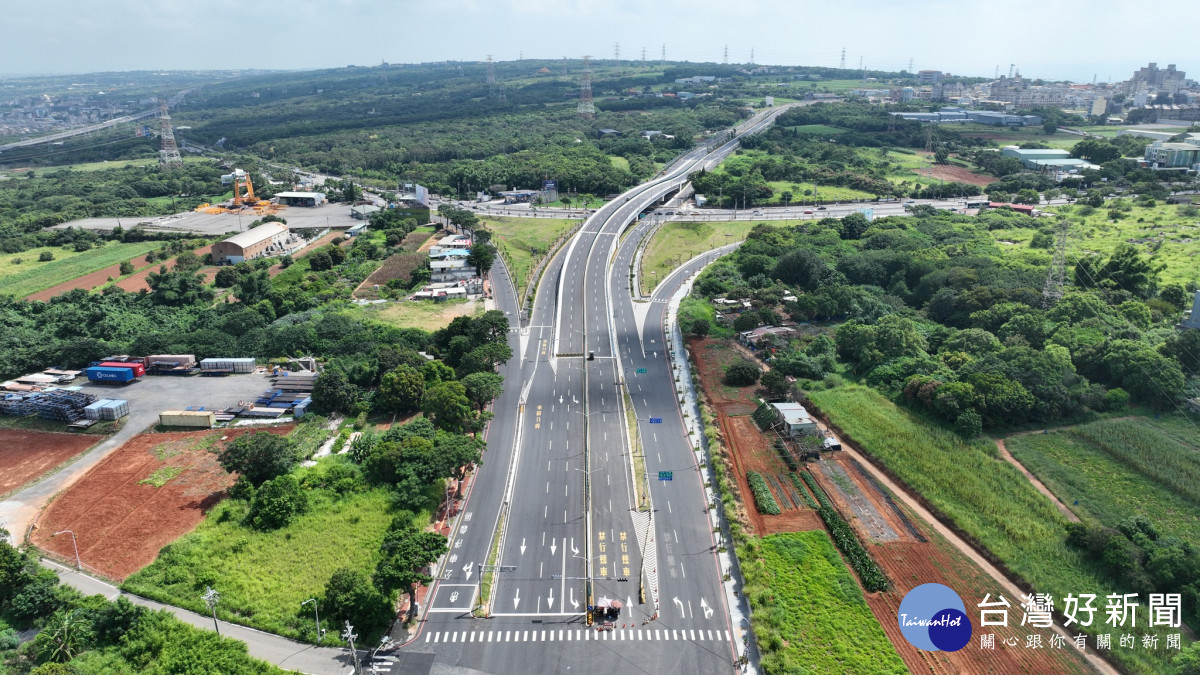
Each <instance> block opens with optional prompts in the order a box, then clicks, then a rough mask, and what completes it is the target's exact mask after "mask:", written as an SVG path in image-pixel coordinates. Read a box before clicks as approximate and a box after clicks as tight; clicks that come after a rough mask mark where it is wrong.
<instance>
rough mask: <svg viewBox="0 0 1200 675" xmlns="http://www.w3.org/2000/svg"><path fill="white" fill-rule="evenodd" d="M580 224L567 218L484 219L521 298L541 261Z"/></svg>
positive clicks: (483, 222)
mask: <svg viewBox="0 0 1200 675" xmlns="http://www.w3.org/2000/svg"><path fill="white" fill-rule="evenodd" d="M577 222H578V221H577V220H569V219H566V218H489V217H481V218H480V223H482V224H483V225H484V226H486V227H487V229H488V230H491V232H492V235H493V242H494V243H495V244H496V246H497V247H498V248H499V249H500V253H501V254H502V255H503V256H504V262H505V264H506V265H508V272H509V274H510V275H512V280H513V284H514V285H516V287H517V296H518V297H520V296H521V295H522V294H523V293H524V292H525V286H527V285H528V284H529V282H530V279H529V276H530V274H531V273H532V272H533V268H534V267H536V266H537V263H538V261H539V260H541V259H542V258H543V257H544V256H545V255H546V251H548V250H549V249H550V247H551V245H552V244H553V243H554V242H555V241H556V240H558V238H559V237H561V236H562V235H563V234H564V233H565V232H566V231H567V230H569V229H571V226H572V225H574V224H575V223H577Z"/></svg>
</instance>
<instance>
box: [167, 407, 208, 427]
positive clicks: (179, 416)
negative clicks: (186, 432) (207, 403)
mask: <svg viewBox="0 0 1200 675" xmlns="http://www.w3.org/2000/svg"><path fill="white" fill-rule="evenodd" d="M216 422H217V414H216V413H215V412H213V411H212V410H167V411H165V412H162V413H159V415H158V423H159V424H161V425H163V426H164V427H199V428H202V429H211V428H212V426H213V425H214V424H216Z"/></svg>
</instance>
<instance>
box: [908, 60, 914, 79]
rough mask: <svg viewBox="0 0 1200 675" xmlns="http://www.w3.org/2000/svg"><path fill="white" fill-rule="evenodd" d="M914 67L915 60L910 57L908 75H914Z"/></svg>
mask: <svg viewBox="0 0 1200 675" xmlns="http://www.w3.org/2000/svg"><path fill="white" fill-rule="evenodd" d="M912 66H913V59H912V57H911V56H910V57H908V74H909V75H912V71H913V69H912Z"/></svg>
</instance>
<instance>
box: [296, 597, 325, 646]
mask: <svg viewBox="0 0 1200 675" xmlns="http://www.w3.org/2000/svg"><path fill="white" fill-rule="evenodd" d="M310 602H311V603H312V606H313V618H314V619H315V620H316V623H317V644H321V638H323V637H325V631H323V630H321V615H320V614H319V613H318V612H317V599H316V598H309V599H308V600H305V601H304V602H302V603H300V606H301V607H304V606H305V605H307V604H308V603H310Z"/></svg>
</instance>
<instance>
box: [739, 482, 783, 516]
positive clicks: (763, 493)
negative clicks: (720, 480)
mask: <svg viewBox="0 0 1200 675" xmlns="http://www.w3.org/2000/svg"><path fill="white" fill-rule="evenodd" d="M746 482H747V483H749V484H750V492H751V493H752V494H753V495H754V505H755V506H757V507H758V512H759V513H765V514H767V515H769V516H777V515H779V503H778V502H776V501H775V495H772V494H771V490H770V489H769V488H768V487H767V481H766V480H765V479H764V478H763V477H762V474H760V473H758V472H757V471H747V472H746Z"/></svg>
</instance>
